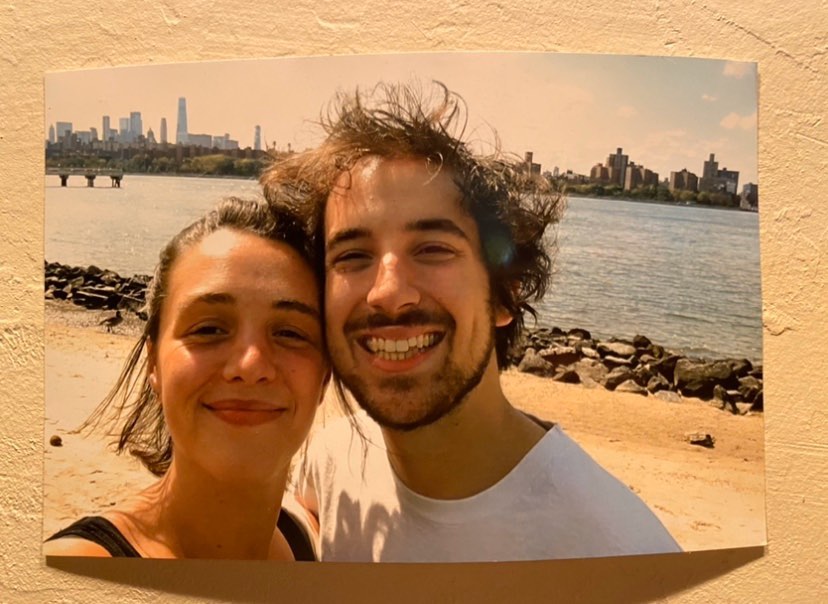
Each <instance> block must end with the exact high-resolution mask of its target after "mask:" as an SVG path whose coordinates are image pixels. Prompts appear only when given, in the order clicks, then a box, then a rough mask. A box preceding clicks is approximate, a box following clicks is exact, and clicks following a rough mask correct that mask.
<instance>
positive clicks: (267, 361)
mask: <svg viewBox="0 0 828 604" xmlns="http://www.w3.org/2000/svg"><path fill="white" fill-rule="evenodd" d="M237 340H238V341H237V342H235V343H234V345H233V350H232V352H231V355H230V358H229V359H227V363H225V366H224V377H225V379H226V380H228V381H242V382H248V383H251V384H255V383H257V382H269V381H271V380H273V379H275V377H276V363H275V360H274V357H273V350H272V347H271V345H270V342H269V341H268V339H267V338H266V337H265V335H264V334H261V335H260V334H244V333H241V334H239V335H238V336H237Z"/></svg>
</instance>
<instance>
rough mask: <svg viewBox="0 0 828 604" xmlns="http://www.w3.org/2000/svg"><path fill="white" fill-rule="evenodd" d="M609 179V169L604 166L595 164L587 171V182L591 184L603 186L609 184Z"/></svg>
mask: <svg viewBox="0 0 828 604" xmlns="http://www.w3.org/2000/svg"><path fill="white" fill-rule="evenodd" d="M609 179H610V178H609V168H607V167H606V166H605V165H604V164H601V163H598V164H595V165H594V166H592V168H591V169H590V171H589V180H590V181H591V182H594V183H596V184H600V185H605V184H607V183H609Z"/></svg>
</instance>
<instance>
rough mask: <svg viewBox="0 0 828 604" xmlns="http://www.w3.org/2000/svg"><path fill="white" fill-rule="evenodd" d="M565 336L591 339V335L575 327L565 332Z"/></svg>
mask: <svg viewBox="0 0 828 604" xmlns="http://www.w3.org/2000/svg"><path fill="white" fill-rule="evenodd" d="M566 335H567V336H570V337H575V338H578V339H579V340H591V339H592V335H591V334H590V333H589V332H588V331H587V330H586V329H581V328H580V327H576V328H575V329H570V330H569V331H567V332H566Z"/></svg>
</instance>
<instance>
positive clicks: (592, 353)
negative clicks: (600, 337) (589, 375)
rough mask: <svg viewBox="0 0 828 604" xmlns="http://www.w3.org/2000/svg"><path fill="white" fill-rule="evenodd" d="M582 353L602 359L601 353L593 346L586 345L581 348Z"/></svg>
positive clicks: (590, 357) (588, 356)
mask: <svg viewBox="0 0 828 604" xmlns="http://www.w3.org/2000/svg"><path fill="white" fill-rule="evenodd" d="M581 354H582V355H584V356H585V357H587V358H589V359H600V358H601V355H600V354H598V351H597V350H595V349H594V348H592V347H591V346H584V347H583V348H581Z"/></svg>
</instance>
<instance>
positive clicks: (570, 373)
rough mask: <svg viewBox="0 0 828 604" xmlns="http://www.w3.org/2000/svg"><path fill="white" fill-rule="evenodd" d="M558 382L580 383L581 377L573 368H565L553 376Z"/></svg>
mask: <svg viewBox="0 0 828 604" xmlns="http://www.w3.org/2000/svg"><path fill="white" fill-rule="evenodd" d="M552 379H553V380H555V381H556V382H563V383H564V384H580V383H581V377H580V376H579V375H578V374H577V372H575V370H573V369H569V368H565V369H563V370H562V371H559V372H558V373H556V374H555V375H554V376H553V377H552Z"/></svg>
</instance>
